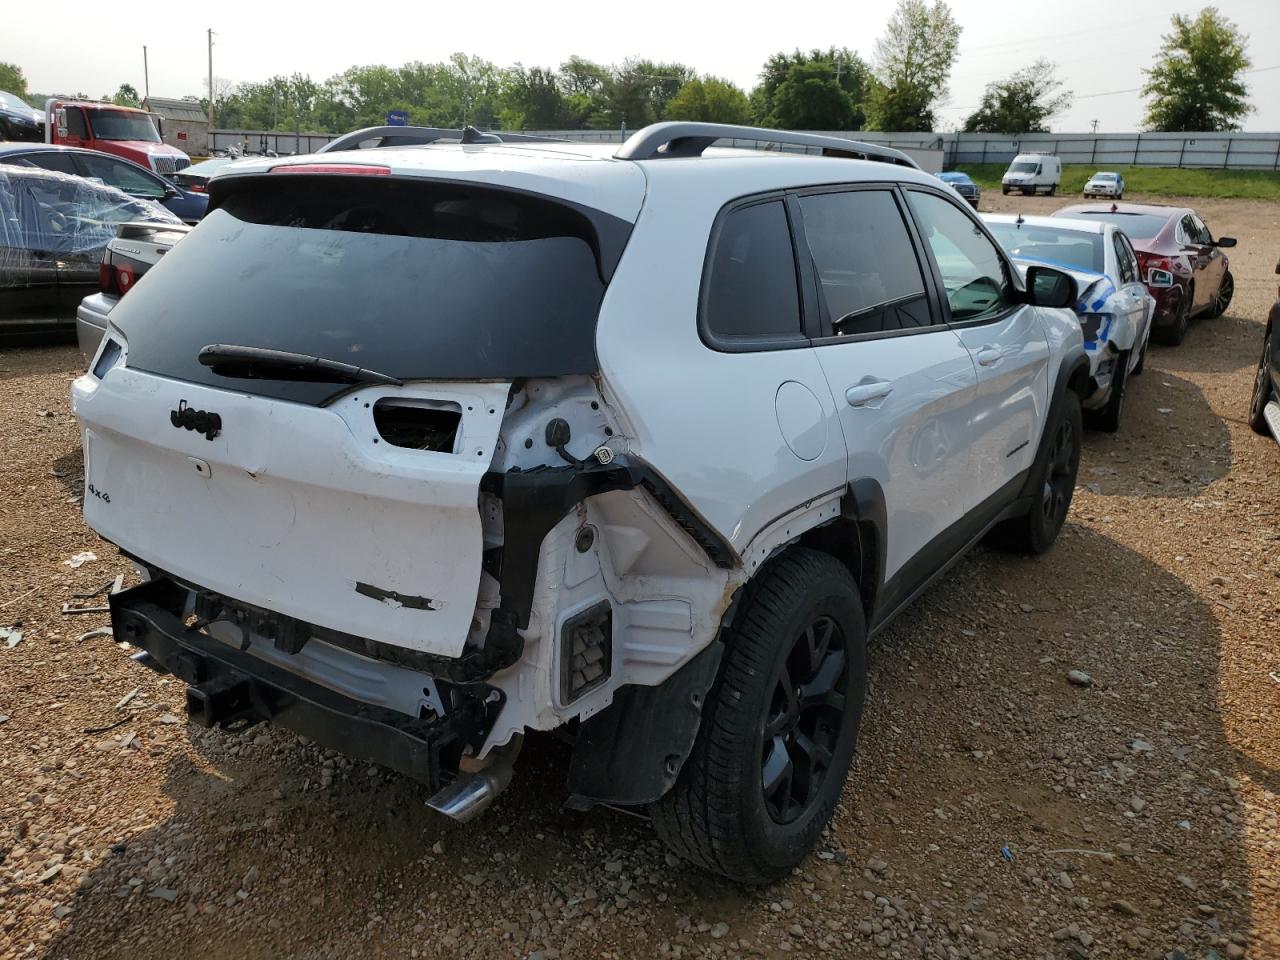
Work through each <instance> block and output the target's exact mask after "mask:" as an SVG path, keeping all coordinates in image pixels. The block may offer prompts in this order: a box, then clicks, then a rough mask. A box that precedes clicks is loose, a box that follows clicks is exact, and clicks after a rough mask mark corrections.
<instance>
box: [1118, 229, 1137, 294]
mask: <svg viewBox="0 0 1280 960" xmlns="http://www.w3.org/2000/svg"><path fill="white" fill-rule="evenodd" d="M1111 242H1112V243H1113V244H1115V248H1116V268H1117V270H1118V272H1119V273H1120V282H1121V283H1136V282H1137V280H1138V264H1137V263H1136V262H1135V261H1134V259H1133V256H1132V255H1131V254H1130V253H1129V248H1128V244H1127V243H1126V242H1125V239H1124V234H1123V233H1119V232H1116V233H1113V234H1112V235H1111Z"/></svg>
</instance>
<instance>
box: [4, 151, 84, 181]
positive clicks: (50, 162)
mask: <svg viewBox="0 0 1280 960" xmlns="http://www.w3.org/2000/svg"><path fill="white" fill-rule="evenodd" d="M16 162H18V163H21V164H22V165H23V166H25V167H38V168H39V169H41V170H56V171H57V172H58V173H69V174H71V176H73V177H78V176H79V175H80V171H79V170H77V169H76V164H75V161H74V160H72V159H71V154H69V153H62V152H60V151H57V152H55V151H53V150H50V151H48V152H41V153H27V154H23V155H22V156H21V157H18V158H16Z"/></svg>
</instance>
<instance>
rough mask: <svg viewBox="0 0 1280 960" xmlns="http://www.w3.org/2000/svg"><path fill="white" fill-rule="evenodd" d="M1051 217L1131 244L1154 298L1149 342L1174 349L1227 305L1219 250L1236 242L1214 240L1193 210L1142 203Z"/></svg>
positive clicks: (1228, 285)
mask: <svg viewBox="0 0 1280 960" xmlns="http://www.w3.org/2000/svg"><path fill="white" fill-rule="evenodd" d="M1053 215H1054V216H1055V217H1071V218H1073V219H1077V220H1094V219H1099V220H1107V221H1109V222H1111V223H1114V224H1115V225H1116V226H1118V227H1120V228H1121V229H1123V230H1124V232H1125V233H1126V234H1127V235H1128V237H1129V239H1130V240H1132V241H1133V247H1134V250H1135V251H1136V252H1137V254H1138V266H1139V267H1140V268H1141V271H1142V282H1143V283H1145V284H1146V285H1147V289H1148V290H1150V291H1151V295H1152V296H1153V297H1155V298H1156V313H1155V317H1154V318H1153V320H1152V327H1151V338H1152V339H1153V340H1156V341H1157V342H1159V343H1167V344H1171V345H1177V344H1179V343H1181V342H1182V338H1183V337H1185V336H1186V335H1187V321H1189V320H1190V319H1191V318H1192V317H1194V316H1199V315H1201V314H1203V315H1205V316H1209V317H1218V316H1221V315H1222V314H1223V313H1225V312H1226V309H1227V307H1228V306H1230V304H1231V295H1232V294H1233V293H1234V292H1235V280H1234V279H1233V278H1232V276H1231V270H1230V265H1229V264H1228V263H1227V257H1226V254H1224V253H1223V252H1222V249H1223V248H1224V247H1234V246H1235V245H1236V241H1235V238H1234V237H1219V238H1218V239H1217V240H1215V239H1213V234H1211V233H1210V232H1209V228H1208V227H1206V226H1205V225H1204V221H1203V220H1201V219H1200V218H1199V217H1198V216H1196V212H1195V211H1194V210H1192V209H1190V208H1188V207H1166V206H1163V205H1159V204H1146V203H1105V204H1104V203H1081V204H1077V205H1075V206H1072V207H1063V208H1062V209H1061V210H1057V211H1055V212H1054V214H1053Z"/></svg>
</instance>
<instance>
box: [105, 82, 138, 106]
mask: <svg viewBox="0 0 1280 960" xmlns="http://www.w3.org/2000/svg"><path fill="white" fill-rule="evenodd" d="M102 99H103V100H110V101H111V102H112V103H114V104H115V105H116V106H117V107H140V106H142V98H141V97H139V96H138V88H137V87H135V86H134V85H133V84H132V83H122V84H120V88H119V89H118V90H116V92H115V94H114V95H113V96H110V97H103V98H102Z"/></svg>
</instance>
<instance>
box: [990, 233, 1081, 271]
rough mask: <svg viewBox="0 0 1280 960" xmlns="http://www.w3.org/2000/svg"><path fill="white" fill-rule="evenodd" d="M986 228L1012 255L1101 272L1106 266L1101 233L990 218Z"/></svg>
mask: <svg viewBox="0 0 1280 960" xmlns="http://www.w3.org/2000/svg"><path fill="white" fill-rule="evenodd" d="M987 229H988V230H990V231H991V235H992V236H993V237H995V238H996V240H998V241H999V242H1000V246H1002V247H1004V249H1005V251H1006V252H1007V253H1008V254H1009V256H1011V257H1018V258H1019V259H1023V260H1041V261H1044V262H1046V263H1053V264H1059V265H1061V266H1064V267H1071V268H1074V269H1077V270H1092V271H1094V272H1095V273H1101V272H1102V271H1103V269H1104V268H1105V267H1106V260H1105V258H1104V256H1103V249H1102V234H1100V233H1083V232H1081V231H1079V230H1063V229H1061V228H1057V227H1033V226H1029V225H1027V224H1025V223H1024V224H1022V225H1019V224H1016V223H1000V222H996V223H992V222H990V221H988V222H987Z"/></svg>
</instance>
